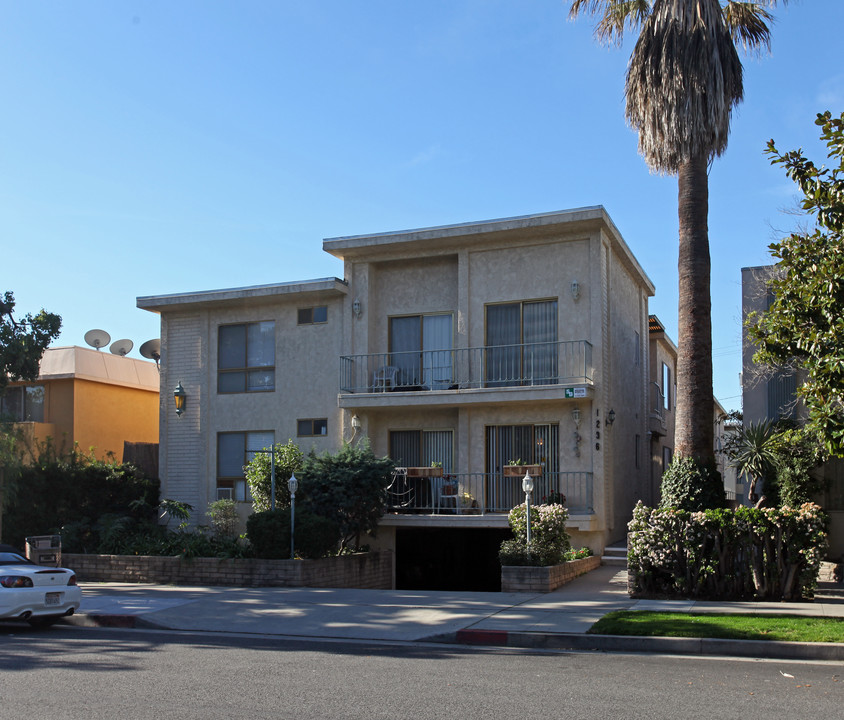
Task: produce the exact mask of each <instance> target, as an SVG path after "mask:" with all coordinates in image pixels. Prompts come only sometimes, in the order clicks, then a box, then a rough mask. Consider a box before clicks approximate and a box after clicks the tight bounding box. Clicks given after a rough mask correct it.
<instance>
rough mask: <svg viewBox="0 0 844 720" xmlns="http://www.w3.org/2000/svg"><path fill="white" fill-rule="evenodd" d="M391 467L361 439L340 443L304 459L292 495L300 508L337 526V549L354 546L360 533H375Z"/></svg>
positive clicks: (358, 540) (387, 461)
mask: <svg viewBox="0 0 844 720" xmlns="http://www.w3.org/2000/svg"><path fill="white" fill-rule="evenodd" d="M392 471H393V461H392V460H390V459H389V458H379V457H376V456H375V453H373V452H372V449H371V448H370V446H369V443H368V442H367V441H366V440H365V439H364V440H362V441H361V442H359V443H358V444H357V445H354V446H352V445H349V444H344V445H343V447H342V448H341V449H340V450H339V451H338V452H336V453H324V454H322V455H315V454H311V455H309V456H308V457H307V458H306V459H305V461H304V462H303V463H302V469H301V473H300V484H299V492H297V493H296V499H297V501H299V500H301V507H302V508H303V509H306V510H308V511H310V512H311V513H313V514H314V515H319V516H321V517H325V518H328V519H329V520H331V521H332V522H333V523H334V524H335V525H336V526H337V527H338V528H339V536H338V537H339V538H340V548H341V549H345V548H346V547H348V546H349V545H350V543H352V542H354V546H355V547H357V546H359V545H360V537H361V535H363V534H366V533H368V534H370V535H375V532H376V530H377V528H378V521H379V520H380V519H381V516H382V515H383V514H384V509H385V507H386V503H387V486H388V485H389V484H390V481H391V479H392V477H391V474H392ZM300 496H301V497H300ZM299 506H300V505H299V503H298V502H297V507H299Z"/></svg>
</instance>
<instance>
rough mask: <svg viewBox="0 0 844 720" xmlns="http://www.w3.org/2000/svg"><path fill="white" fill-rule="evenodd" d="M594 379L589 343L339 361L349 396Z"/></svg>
mask: <svg viewBox="0 0 844 720" xmlns="http://www.w3.org/2000/svg"><path fill="white" fill-rule="evenodd" d="M592 375H593V368H592V345H591V343H589V342H587V341H585V340H577V341H567V342H562V341H560V342H544V343H522V344H519V345H497V346H489V347H478V348H461V349H454V350H423V351H411V352H392V353H371V354H368V355H343V356H341V358H340V392H344V393H371V392H394V391H398V392H402V391H405V392H407V391H419V390H463V389H468V388H485V387H525V386H532V385H559V384H561V383H572V384H577V383H588V382H591V381H592Z"/></svg>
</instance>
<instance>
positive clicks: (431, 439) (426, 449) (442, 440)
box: [390, 430, 454, 473]
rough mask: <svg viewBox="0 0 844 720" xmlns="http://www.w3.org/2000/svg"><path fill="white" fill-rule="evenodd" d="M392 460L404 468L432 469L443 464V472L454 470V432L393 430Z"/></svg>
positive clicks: (391, 435) (391, 438)
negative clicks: (435, 464)
mask: <svg viewBox="0 0 844 720" xmlns="http://www.w3.org/2000/svg"><path fill="white" fill-rule="evenodd" d="M390 459H391V460H393V461H394V462H395V463H396V464H398V465H400V466H403V467H430V466H431V464H432V463H435V462H436V463H442V466H443V472H445V473H450V472H453V470H454V431H453V430H391V431H390Z"/></svg>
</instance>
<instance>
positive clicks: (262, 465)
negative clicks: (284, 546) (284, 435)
mask: <svg viewBox="0 0 844 720" xmlns="http://www.w3.org/2000/svg"><path fill="white" fill-rule="evenodd" d="M274 448H275V506H276V507H277V508H283V507H290V491H289V490H288V489H287V481H288V480H289V479H290V476H291V475H293V473H297V472H299V470H300V468H301V467H302V458H303V457H304V453H303V452H302V451H301V450H300V449H299V446H298V445H296V443H294V442H293V440H288V441H287V444H286V445H280V444H278V443H276V444H275V446H274ZM272 462H273V459H272V455H271V453H270V448H264V451H263V452H259V453H255V457H253V458H252V460H250V462H249V464H248V465H246V467H244V468H243V470H244V473H245V474H246V482H247V483H248V484H249V492H250V493H252V508H253V509H254V510H255V512H263V511H265V510H269V509H270V508H271V506H272Z"/></svg>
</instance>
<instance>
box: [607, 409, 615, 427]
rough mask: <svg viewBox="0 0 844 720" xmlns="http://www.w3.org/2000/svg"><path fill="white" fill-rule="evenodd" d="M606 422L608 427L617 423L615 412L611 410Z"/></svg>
mask: <svg viewBox="0 0 844 720" xmlns="http://www.w3.org/2000/svg"><path fill="white" fill-rule="evenodd" d="M605 422H606V424H607V425H612V424H613V423H614V422H615V410H610V411H609V412H608V413H607V419H606V421H605Z"/></svg>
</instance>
